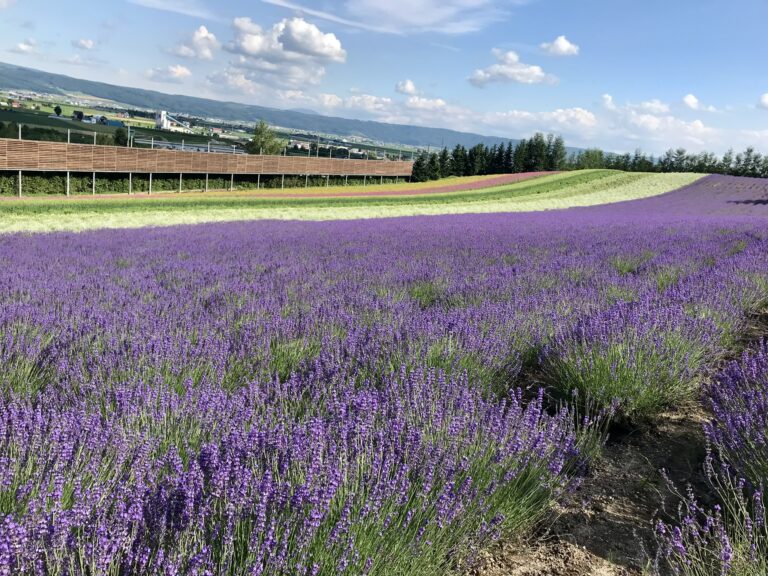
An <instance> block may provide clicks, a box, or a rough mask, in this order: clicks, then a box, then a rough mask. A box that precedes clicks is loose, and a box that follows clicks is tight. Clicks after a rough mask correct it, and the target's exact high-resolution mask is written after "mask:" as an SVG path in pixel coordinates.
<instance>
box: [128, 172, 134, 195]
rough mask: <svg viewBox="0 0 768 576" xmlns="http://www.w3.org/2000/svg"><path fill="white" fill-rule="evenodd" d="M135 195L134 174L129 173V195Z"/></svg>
mask: <svg viewBox="0 0 768 576" xmlns="http://www.w3.org/2000/svg"><path fill="white" fill-rule="evenodd" d="M131 194H133V172H128V195H129V196H130V195H131Z"/></svg>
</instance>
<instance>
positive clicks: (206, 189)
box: [205, 174, 208, 192]
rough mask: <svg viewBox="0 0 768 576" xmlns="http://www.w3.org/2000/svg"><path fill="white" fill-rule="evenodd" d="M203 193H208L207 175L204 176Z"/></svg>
mask: <svg viewBox="0 0 768 576" xmlns="http://www.w3.org/2000/svg"><path fill="white" fill-rule="evenodd" d="M205 191H206V192H208V174H206V175H205Z"/></svg>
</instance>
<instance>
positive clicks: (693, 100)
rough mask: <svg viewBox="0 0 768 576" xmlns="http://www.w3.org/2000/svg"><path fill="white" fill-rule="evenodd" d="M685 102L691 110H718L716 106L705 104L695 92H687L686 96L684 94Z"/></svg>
mask: <svg viewBox="0 0 768 576" xmlns="http://www.w3.org/2000/svg"><path fill="white" fill-rule="evenodd" d="M683 104H685V105H686V106H687V107H688V108H690V109H691V110H697V111H700V112H717V108H715V107H714V106H705V105H704V104H702V103H701V101H700V100H699V99H698V98H697V97H696V96H694V95H693V94H687V95H686V96H684V97H683Z"/></svg>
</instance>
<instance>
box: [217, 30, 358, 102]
mask: <svg viewBox="0 0 768 576" xmlns="http://www.w3.org/2000/svg"><path fill="white" fill-rule="evenodd" d="M234 28H235V38H234V40H233V41H232V42H230V43H229V44H228V45H227V46H226V49H227V50H228V51H229V52H231V53H233V54H235V55H236V56H237V59H236V60H235V61H234V62H233V63H232V67H233V68H234V69H235V70H236V72H234V73H232V74H230V76H231V77H237V76H238V75H241V76H244V77H245V78H246V79H247V80H249V81H250V82H254V83H259V84H262V83H267V84H270V85H273V86H284V87H289V88H296V87H303V86H307V85H310V84H318V83H319V82H320V80H322V78H323V76H324V75H325V65H326V64H329V63H341V62H345V61H346V58H347V53H346V51H345V50H344V48H343V47H342V45H341V42H340V41H339V39H338V38H337V37H336V35H335V34H324V33H323V32H321V31H320V29H319V28H317V26H315V25H314V24H310V23H308V22H307V21H305V20H303V19H302V18H290V19H288V18H286V19H284V20H281V21H280V22H278V23H277V24H275V25H274V26H272V27H271V28H269V29H263V28H262V27H261V26H259V25H258V24H256V23H254V22H253V21H252V20H251V19H250V18H245V17H243V18H235V21H234ZM219 75H220V74H219Z"/></svg>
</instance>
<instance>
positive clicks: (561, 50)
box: [541, 36, 579, 56]
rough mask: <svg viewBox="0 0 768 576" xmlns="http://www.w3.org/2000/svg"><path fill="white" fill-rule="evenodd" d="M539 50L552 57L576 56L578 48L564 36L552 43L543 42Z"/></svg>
mask: <svg viewBox="0 0 768 576" xmlns="http://www.w3.org/2000/svg"><path fill="white" fill-rule="evenodd" d="M541 49H542V50H544V52H546V53H547V54H552V55H553V56H577V55H578V54H579V47H578V46H577V45H576V44H573V43H572V42H569V41H568V38H566V37H565V36H558V37H557V38H555V39H554V41H552V42H544V43H543V44H542V45H541Z"/></svg>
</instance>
